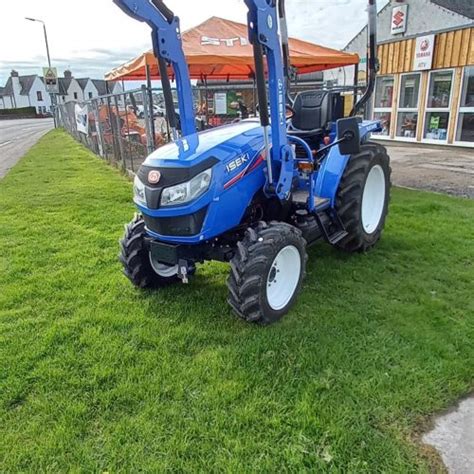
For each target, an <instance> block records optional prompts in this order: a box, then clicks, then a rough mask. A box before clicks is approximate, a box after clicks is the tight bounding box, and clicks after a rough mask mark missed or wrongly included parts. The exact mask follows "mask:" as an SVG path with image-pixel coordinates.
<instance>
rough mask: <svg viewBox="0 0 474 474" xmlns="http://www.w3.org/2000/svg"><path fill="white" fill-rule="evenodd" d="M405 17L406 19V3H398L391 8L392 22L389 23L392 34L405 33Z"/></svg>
mask: <svg viewBox="0 0 474 474" xmlns="http://www.w3.org/2000/svg"><path fill="white" fill-rule="evenodd" d="M407 19H408V5H400V6H398V7H393V8H392V23H391V33H392V35H398V34H399V33H405V31H406V30H407Z"/></svg>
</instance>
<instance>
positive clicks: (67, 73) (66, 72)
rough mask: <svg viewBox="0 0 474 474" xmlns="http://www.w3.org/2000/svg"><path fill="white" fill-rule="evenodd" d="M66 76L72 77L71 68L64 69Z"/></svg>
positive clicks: (67, 77)
mask: <svg viewBox="0 0 474 474" xmlns="http://www.w3.org/2000/svg"><path fill="white" fill-rule="evenodd" d="M64 77H65V78H66V79H72V72H71V71H70V70H69V69H66V70H65V71H64Z"/></svg>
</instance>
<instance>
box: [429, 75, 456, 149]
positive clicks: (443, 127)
mask: <svg viewBox="0 0 474 474" xmlns="http://www.w3.org/2000/svg"><path fill="white" fill-rule="evenodd" d="M452 86H453V70H452V69H443V70H440V71H430V76H429V86H428V97H427V100H426V112H425V127H424V131H423V138H424V141H432V142H435V143H439V142H447V140H448V126H449V116H450V106H451V92H452Z"/></svg>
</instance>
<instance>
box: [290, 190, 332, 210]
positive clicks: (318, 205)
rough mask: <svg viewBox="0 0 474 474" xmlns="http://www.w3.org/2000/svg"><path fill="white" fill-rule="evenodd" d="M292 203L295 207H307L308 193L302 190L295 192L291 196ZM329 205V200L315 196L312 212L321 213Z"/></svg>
mask: <svg viewBox="0 0 474 474" xmlns="http://www.w3.org/2000/svg"><path fill="white" fill-rule="evenodd" d="M292 197H293V203H294V204H295V205H296V206H297V207H304V208H306V207H307V203H308V197H309V192H308V191H304V190H298V191H295V192H294V193H293V195H292ZM330 204H331V201H330V200H329V198H322V197H318V196H315V197H314V212H323V211H325V210H326V209H327V208H328V207H329V206H330Z"/></svg>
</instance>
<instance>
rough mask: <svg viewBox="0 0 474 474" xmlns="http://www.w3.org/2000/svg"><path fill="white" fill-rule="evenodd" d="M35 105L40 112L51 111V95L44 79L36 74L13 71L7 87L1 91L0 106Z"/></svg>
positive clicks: (5, 107) (18, 106)
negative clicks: (23, 74) (22, 74)
mask: <svg viewBox="0 0 474 474" xmlns="http://www.w3.org/2000/svg"><path fill="white" fill-rule="evenodd" d="M21 107H35V108H36V112H37V113H38V114H44V113H47V112H50V109H51V97H50V95H49V94H48V92H47V91H46V87H45V85H44V82H43V79H42V78H41V77H39V76H37V75H35V74H33V75H28V76H20V75H19V74H18V72H16V71H12V72H11V75H10V77H9V78H8V81H7V83H6V84H5V87H3V88H2V90H1V91H0V108H1V109H11V108H21Z"/></svg>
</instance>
